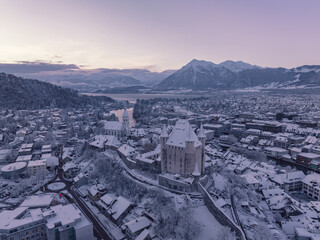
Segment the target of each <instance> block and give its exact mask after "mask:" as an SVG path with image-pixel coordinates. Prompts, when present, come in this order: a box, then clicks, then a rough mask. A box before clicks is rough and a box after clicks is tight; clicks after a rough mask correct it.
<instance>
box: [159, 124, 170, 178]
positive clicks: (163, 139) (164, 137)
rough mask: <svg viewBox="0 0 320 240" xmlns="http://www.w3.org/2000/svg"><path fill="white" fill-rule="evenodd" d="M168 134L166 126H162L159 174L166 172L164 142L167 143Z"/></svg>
mask: <svg viewBox="0 0 320 240" xmlns="http://www.w3.org/2000/svg"><path fill="white" fill-rule="evenodd" d="M168 137H169V135H168V132H167V127H166V125H163V128H162V132H161V135H160V145H161V159H162V160H161V172H166V171H167V148H166V142H167V141H168Z"/></svg>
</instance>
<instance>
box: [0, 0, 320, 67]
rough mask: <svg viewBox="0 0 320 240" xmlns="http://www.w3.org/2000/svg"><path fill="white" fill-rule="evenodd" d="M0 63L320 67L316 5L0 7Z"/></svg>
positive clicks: (11, 0)
mask: <svg viewBox="0 0 320 240" xmlns="http://www.w3.org/2000/svg"><path fill="white" fill-rule="evenodd" d="M0 9H1V14H0V31H1V36H0V63H16V62H20V61H31V62H33V61H43V62H49V63H51V62H52V63H59V62H61V63H65V64H75V65H77V66H80V67H83V68H146V69H149V70H151V71H163V70H166V69H178V68H180V67H181V66H183V65H185V64H186V63H188V62H189V61H191V60H192V59H194V58H196V59H202V60H207V61H212V62H214V63H220V62H222V61H225V60H234V61H238V60H242V61H245V62H248V63H251V64H256V65H260V66H263V67H280V66H281V67H287V68H291V67H296V66H301V65H312V64H320V46H319V43H320V30H319V29H320V14H319V10H320V1H318V0H308V1H306V0H299V1H298V0H220V1H215V0H197V1H195V0H194V1H191V0H180V1H179V0H158V1H156V0H134V1H133V0H114V1H109V0H90V1H87V0H86V1H84V0H54V1H52V0H27V1H26V0H0Z"/></svg>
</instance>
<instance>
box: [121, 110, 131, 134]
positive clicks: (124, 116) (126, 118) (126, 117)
mask: <svg viewBox="0 0 320 240" xmlns="http://www.w3.org/2000/svg"><path fill="white" fill-rule="evenodd" d="M122 128H123V130H124V131H125V135H126V136H128V135H129V132H130V128H129V114H128V111H127V109H126V108H125V109H124V110H123V114H122Z"/></svg>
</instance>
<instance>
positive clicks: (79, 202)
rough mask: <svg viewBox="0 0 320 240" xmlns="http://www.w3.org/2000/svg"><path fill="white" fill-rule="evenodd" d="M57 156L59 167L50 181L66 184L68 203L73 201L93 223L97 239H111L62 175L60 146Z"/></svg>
mask: <svg viewBox="0 0 320 240" xmlns="http://www.w3.org/2000/svg"><path fill="white" fill-rule="evenodd" d="M58 157H59V167H58V174H57V175H56V177H55V178H54V179H52V180H51V181H50V182H49V184H50V183H53V182H55V181H56V180H57V178H59V179H60V180H59V181H61V182H63V183H64V184H66V187H65V188H64V190H66V191H68V192H69V193H70V195H71V196H72V198H71V197H70V196H68V195H66V199H67V200H68V201H69V202H70V203H74V204H76V205H77V206H78V208H79V209H81V211H82V212H83V213H84V214H85V215H86V217H87V218H88V219H89V220H90V221H91V222H92V224H93V234H94V236H95V237H96V238H97V239H98V240H113V239H114V237H113V236H112V235H111V234H110V233H109V232H108V231H107V230H106V229H105V228H104V227H103V226H102V224H101V223H100V222H99V220H98V219H97V218H96V217H95V216H94V214H93V213H92V212H91V210H90V209H89V208H88V207H87V206H86V205H85V204H84V203H83V200H82V199H80V197H79V196H78V195H77V193H75V192H74V191H73V189H72V183H71V182H69V181H67V180H65V178H64V177H63V170H62V165H63V163H62V147H60V149H59V150H58Z"/></svg>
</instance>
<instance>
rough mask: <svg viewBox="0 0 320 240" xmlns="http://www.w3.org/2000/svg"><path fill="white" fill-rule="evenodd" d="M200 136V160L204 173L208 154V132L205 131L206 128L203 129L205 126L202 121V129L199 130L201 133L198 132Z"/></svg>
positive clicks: (201, 169)
mask: <svg viewBox="0 0 320 240" xmlns="http://www.w3.org/2000/svg"><path fill="white" fill-rule="evenodd" d="M198 138H199V140H200V142H201V144H202V147H201V161H200V171H201V173H204V172H205V166H204V165H205V161H206V155H205V146H206V134H205V133H204V130H203V126H202V123H201V125H200V130H199V133H198Z"/></svg>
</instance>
